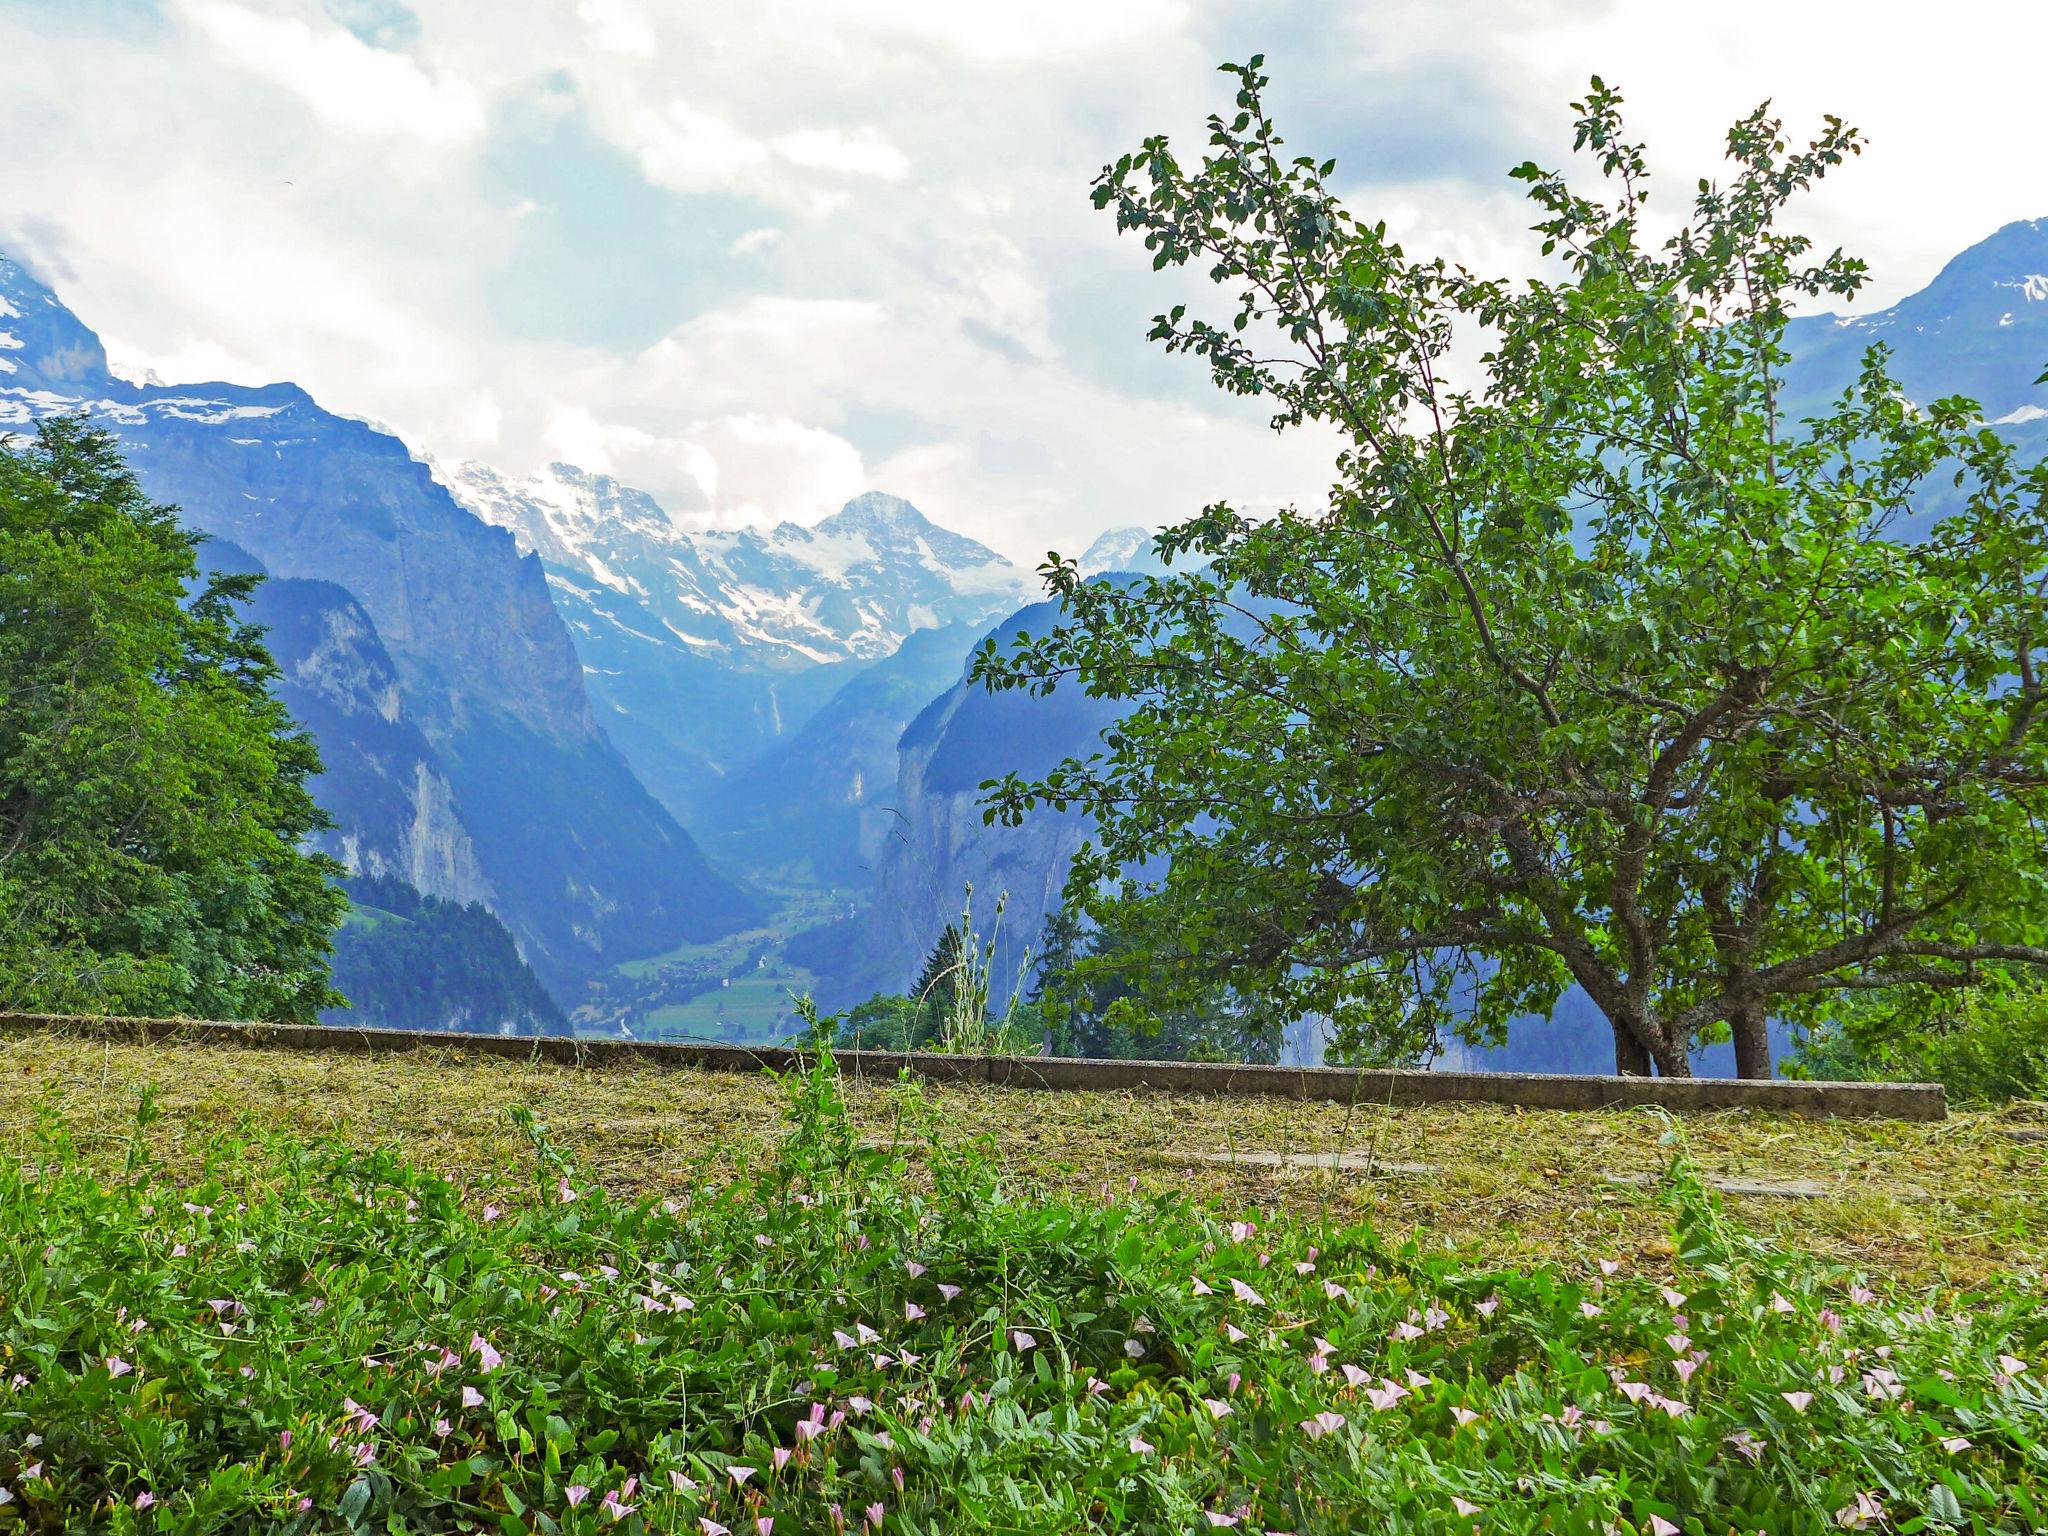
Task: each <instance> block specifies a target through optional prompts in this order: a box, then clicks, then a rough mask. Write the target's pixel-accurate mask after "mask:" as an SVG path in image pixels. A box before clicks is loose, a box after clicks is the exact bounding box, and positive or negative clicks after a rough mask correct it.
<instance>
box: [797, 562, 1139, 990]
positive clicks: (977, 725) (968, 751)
mask: <svg viewBox="0 0 2048 1536" xmlns="http://www.w3.org/2000/svg"><path fill="white" fill-rule="evenodd" d="M1058 618H1059V608H1058V606H1057V605H1056V604H1053V603H1034V604H1032V605H1030V606H1029V607H1026V608H1023V609H1021V610H1020V611H1018V612H1016V613H1014V614H1012V615H1011V616H1010V617H1009V618H1007V619H1005V620H1004V621H1003V622H1002V623H1001V624H1000V625H998V626H997V627H996V628H995V629H994V630H993V631H992V634H993V636H994V638H995V639H996V642H997V643H998V645H1006V644H1007V643H1008V642H1009V641H1010V640H1011V639H1012V638H1013V637H1015V636H1016V635H1018V634H1020V633H1034V634H1043V633H1044V632H1045V631H1046V630H1047V629H1048V628H1050V627H1051V626H1052V625H1053V624H1055V623H1057V622H1058ZM1121 712H1122V706H1121V705H1119V704H1117V703H1115V702H1112V701H1107V700H1100V699H1091V698H1089V697H1087V696H1086V695H1085V694H1083V693H1082V692H1081V691H1080V690H1079V689H1077V688H1063V689H1060V690H1059V691H1058V692H1055V693H1052V694H1050V695H1047V696H1045V697H1043V698H1038V697H1033V696H1031V695H1028V694H1023V693H999V694H992V693H989V692H988V691H986V690H985V689H983V688H982V687H981V686H980V685H979V684H975V683H970V682H969V681H968V680H967V678H966V677H965V675H964V672H956V675H955V677H954V680H953V682H952V684H951V686H949V687H948V688H947V689H946V691H945V692H943V693H941V694H940V695H939V696H938V697H937V698H935V699H933V700H932V701H931V703H930V704H928V705H927V706H926V707H925V708H924V710H923V711H922V712H920V713H919V714H918V716H917V717H916V719H914V720H913V721H911V723H910V725H909V726H908V728H907V729H905V731H904V732H903V735H902V738H901V740H900V742H899V744H898V757H897V775H896V783H895V787H894V794H893V795H892V796H891V797H890V800H889V803H888V805H887V809H886V816H887V820H886V822H885V823H884V826H883V836H882V838H881V843H880V849H879V853H878V857H877V859H876V863H875V890H874V894H873V896H872V898H871V900H870V902H869V904H868V907H867V909H866V911H865V912H864V914H863V915H861V916H860V917H858V918H855V919H854V920H852V922H851V923H850V924H848V925H846V926H845V927H843V928H842V929H841V930H840V931H839V932H838V933H836V934H833V933H825V934H819V935H817V936H815V937H813V938H812V939H811V940H810V942H809V944H808V945H800V946H799V947H798V948H797V949H795V950H793V951H792V957H793V958H796V959H798V960H799V961H800V963H805V964H808V965H811V966H812V967H813V968H815V969H820V970H822V971H823V973H824V976H825V980H824V981H823V983H822V984H821V986H820V996H821V999H822V1000H823V1001H824V1002H825V1003H827V1005H828V1006H839V1005H842V1004H843V1003H845V1002H849V1001H858V1000H859V999H860V998H862V997H865V996H867V995H868V994H869V993H870V992H872V991H876V990H881V991H901V990H902V989H903V988H904V987H905V986H907V985H908V984H909V983H910V982H911V980H912V979H913V978H914V977H915V976H916V974H917V970H918V967H919V966H920V965H921V964H922V963H923V961H924V958H925V956H926V955H927V954H928V953H929V952H930V950H931V947H932V944H933V943H934V942H935V941H936V940H937V939H938V937H939V935H940V934H941V933H943V932H944V931H945V928H946V925H947V924H948V923H951V922H954V921H956V920H957V919H958V918H959V916H960V912H961V908H962V905H963V903H964V902H965V900H966V894H967V888H968V887H969V886H970V885H971V886H972V887H973V892H974V896H973V911H974V925H975V928H976V931H977V932H978V934H979V935H980V936H981V938H982V939H983V941H984V942H986V941H987V940H989V939H991V938H993V939H995V940H996V955H995V958H994V961H993V970H994V982H995V990H996V995H997V998H998V1001H999V1002H1000V1001H1001V1000H1003V999H1006V998H1007V997H1008V995H1009V993H1010V991H1011V989H1012V988H1013V987H1014V985H1015V984H1016V982H1017V980H1018V973H1019V968H1020V967H1021V966H1022V965H1023V964H1024V961H1025V954H1026V951H1027V950H1029V951H1032V952H1036V950H1037V949H1038V946H1039V939H1040V934H1041V933H1042V931H1043V930H1044V927H1045V919H1046V917H1047V916H1048V915H1050V914H1051V913H1052V912H1054V911H1056V910H1057V909H1058V907H1059V904H1060V892H1061V887H1062V886H1063V885H1064V884H1065V882H1066V877H1067V866H1068V865H1069V864H1070V863H1072V862H1073V857H1074V854H1075V853H1076V851H1078V849H1079V848H1080V845H1081V843H1082V841H1083V840H1084V839H1085V838H1086V836H1087V833H1088V822H1087V820H1086V818H1085V817H1083V816H1081V815H1080V814H1079V813H1078V812H1073V811H1061V812H1055V811H1050V810H1045V811H1040V812H1037V813H1034V814H1033V815H1032V816H1030V817H1029V818H1027V819H1026V820H1025V822H1024V824H1023V825H1022V826H1021V827H1004V826H990V825H985V824H984V823H983V820H982V814H981V784H982V782H983V781H984V780H986V779H992V778H997V777H1000V776H1001V775H1003V774H1005V773H1009V772H1013V771H1014V772H1017V773H1020V774H1023V775H1025V776H1026V777H1030V776H1033V775H1037V774H1042V773H1044V772H1045V771H1046V770H1048V769H1050V768H1052V767H1054V766H1055V765H1056V764H1058V763H1059V762H1061V761H1062V760H1064V759H1065V758H1066V757H1068V756H1070V755H1085V754H1086V753H1088V752H1090V751H1092V750H1094V749H1095V748H1096V747H1097V745H1099V742H1100V739H1101V735H1102V731H1103V728H1104V727H1105V726H1107V725H1109V724H1110V723H1111V722H1112V721H1114V720H1115V719H1116V718H1117V717H1118V715H1119V714H1120V713H1121ZM999 899H1000V900H1001V901H1002V903H1003V913H1002V918H1001V924H1000V931H998V930H997V922H996V916H995V908H996V903H997V901H998V900H999Z"/></svg>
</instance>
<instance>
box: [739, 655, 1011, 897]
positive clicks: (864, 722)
mask: <svg viewBox="0 0 2048 1536" xmlns="http://www.w3.org/2000/svg"><path fill="white" fill-rule="evenodd" d="M978 634H979V631H978V629H977V628H976V627H975V626H972V625H968V624H949V625H947V626H945V627H944V628H942V629H920V630H913V631H912V632H911V633H910V634H909V635H907V636H905V637H904V640H903V643H902V644H901V645H900V646H898V647H897V648H896V651H895V653H894V654H893V655H890V656H886V657H884V658H883V659H882V660H880V661H877V662H874V663H872V664H870V665H868V666H865V667H861V668H859V669H858V670H856V671H855V672H854V674H853V676H852V677H851V678H850V679H848V680H847V681H846V682H845V684H844V685H843V686H842V687H840V689H839V690H838V691H837V692H836V693H834V694H833V695H832V697H831V698H829V699H827V700H826V701H825V703H824V705H823V706H822V707H820V708H819V709H818V710H817V711H816V712H815V713H814V714H812V715H811V717H810V718H809V719H808V720H806V721H805V722H804V723H803V724H802V725H800V726H799V727H797V729H796V730H795V731H793V732H792V733H790V734H789V735H788V736H786V737H785V738H783V740H782V741H781V742H780V744H778V745H777V746H775V747H773V748H771V749H770V750H769V751H768V752H766V753H765V754H763V755H762V756H761V757H759V758H757V759H755V760H754V761H753V762H752V763H750V764H748V765H747V766H746V768H745V769H744V770H743V771H741V772H738V773H733V774H729V775H727V776H726V777H725V778H724V779H722V780H721V781H719V783H718V784H717V785H716V786H714V787H713V788H712V789H711V791H710V792H709V794H708V796H707V798H706V801H705V810H704V814H703V815H702V817H701V818H700V819H699V821H698V827H699V830H700V835H701V836H702V837H703V838H704V840H705V845H706V848H707V849H708V850H709V851H710V852H711V853H712V854H713V856H714V857H717V858H720V859H723V860H725V861H726V862H728V863H732V864H735V865H739V864H744V865H745V866H746V867H747V868H749V869H754V870H760V871H763V872H764V873H767V874H772V875H774V876H776V877H778V878H780V879H785V880H787V879H798V880H805V881H808V882H810V883H814V884H825V885H831V886H863V885H866V884H868V883H869V882H870V880H871V879H872V877H873V872H874V870H875V868H876V866H877V861H878V858H879V856H880V852H881V849H882V846H883V843H884V840H885V839H886V838H887V837H888V836H889V834H890V831H891V829H892V827H893V825H894V816H893V809H892V808H893V804H894V801H895V799H896V787H897V777H896V772H897V739H898V738H899V737H900V736H901V735H902V734H903V729H904V727H905V726H906V725H907V724H908V723H909V722H910V721H911V720H912V719H913V718H914V717H915V716H916V715H917V714H918V713H919V711H920V710H921V709H922V708H923V707H924V706H925V705H926V704H927V703H928V702H929V701H930V700H931V699H932V698H933V696H934V695H936V694H938V693H941V692H943V691H944V690H945V689H946V688H947V687H948V686H949V685H951V684H952V683H954V682H955V681H957V680H958V678H959V676H960V672H961V668H962V666H963V665H964V664H965V662H966V660H967V652H968V649H969V647H970V646H972V644H973V643H974V641H975V639H976V638H977V637H978ZM835 670H844V669H843V668H842V669H835Z"/></svg>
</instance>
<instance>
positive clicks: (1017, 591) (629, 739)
mask: <svg viewBox="0 0 2048 1536" xmlns="http://www.w3.org/2000/svg"><path fill="white" fill-rule="evenodd" d="M434 472H435V474H436V475H437V476H439V477H440V479H441V480H442V482H443V483H445V484H446V485H447V486H448V488H449V489H450V491H451V492H452V493H453V494H454V495H455V497H456V498H457V500H459V501H460V502H461V503H462V504H463V505H464V506H466V507H468V508H469V509H470V510H471V511H473V512H475V513H476V515H477V516H478V517H480V518H482V519H484V520H485V521H487V522H490V523H493V524H496V525H497V526H499V527H502V528H506V529H509V530H511V532H512V533H513V535H514V536H515V537H516V538H517V539H518V541H519V547H520V549H521V550H522V551H528V552H531V553H532V554H534V555H537V556H538V557H539V559H540V560H541V562H542V564H543V565H544V567H545V569H546V571H547V578H548V581H549V584H550V585H551V587H552V588H553V591H554V596H555V602H556V604H557V606H558V607H559V608H560V609H561V611H562V614H563V616H564V617H565V619H566V620H567V622H568V626H569V630H570V633H571V634H572V636H573V637H574V641H575V646H576V650H577V653H578V654H579V656H580V657H581V660H582V664H583V666H584V668H585V670H586V676H587V683H588V687H589V690H590V693H591V695H592V696H593V698H594V699H595V700H596V703H597V706H598V709H599V712H600V717H601V719H602V720H603V722H604V725H605V727H606V729H607V730H608V731H609V732H610V733H611V735H612V736H613V738H614V739H615V740H617V742H618V743H619V746H620V748H621V750H622V751H624V752H625V754H626V756H627V758H628V759H629V760H630V761H631V762H632V764H633V766H634V768H635V769H636V771H637V772H638V773H639V774H640V776H641V777H642V778H643V779H644V780H645V782H646V783H647V784H648V786H649V787H650V788H651V789H653V790H654V791H655V793H656V794H658V795H659V796H660V797H661V798H662V800H663V801H664V803H665V804H667V805H668V806H669V807H670V809H672V810H674V811H675V812H676V813H677V814H679V815H683V816H685V817H687V818H689V819H690V820H691V821H692V822H695V823H698V824H702V825H710V824H711V822H712V818H711V817H710V816H708V815H705V814H704V813H705V812H706V808H707V806H708V805H709V804H710V803H711V802H712V800H713V799H714V798H715V797H716V793H717V790H718V786H719V785H720V783H721V782H722V781H723V780H725V779H726V778H727V776H728V775H733V774H734V773H735V771H736V770H738V769H739V768H741V766H742V765H746V764H750V763H752V762H753V761H754V760H756V759H759V758H761V757H763V755H764V754H768V753H770V752H772V751H774V750H775V749H776V748H777V747H778V746H780V745H781V744H782V743H784V742H785V741H787V740H788V739H789V738H791V737H792V736H793V735H794V734H795V733H796V732H797V731H798V730H799V729H800V728H801V727H802V726H803V724H804V722H805V721H806V720H807V719H808V718H809V717H810V716H811V714H812V712H813V711H815V710H817V709H818V708H820V707H821V706H822V705H823V704H824V703H825V701H826V700H827V699H829V698H831V697H832V696H833V695H834V694H836V693H837V692H838V691H839V690H840V689H842V688H843V687H845V686H846V684H847V683H848V681H849V680H850V678H852V677H853V675H854V674H856V673H857V672H859V671H860V670H861V668H862V667H863V665H865V664H867V663H872V662H875V661H879V660H881V659H882V658H884V657H889V656H892V655H894V654H895V653H896V651H897V649H898V648H899V647H900V646H901V645H902V644H903V642H904V640H905V638H906V637H908V636H909V635H911V634H913V633H915V632H918V631H921V630H926V629H939V628H944V627H945V626H947V625H950V624H969V625H974V624H985V623H987V622H988V621H989V620H990V619H993V618H995V617H997V616H999V615H1001V614H1003V613H1005V612H1007V611H1009V610H1010V609H1011V608H1014V607H1015V606H1016V605H1017V603H1018V601H1019V600H1020V596H1021V594H1022V592H1023V589H1024V583H1025V578H1024V577H1023V575H1022V573H1020V572H1019V571H1018V570H1017V569H1016V568H1015V567H1014V566H1012V565H1011V564H1010V563H1009V562H1008V561H1007V560H1004V559H1003V558H1002V557H1001V556H1000V555H998V554H996V553H995V552H994V551H993V550H990V549H988V548H986V547H985V546H983V545H981V544H977V543H976V542H974V540H972V539H967V538H963V537H961V536H960V535H959V534H955V533H950V532H948V531H947V530H945V529H943V528H940V527H938V526H937V525H936V524H934V523H932V522H931V521H930V520H928V519H927V518H925V517H924V515H923V514H922V513H920V512H919V511H918V510H917V509H916V508H915V507H913V506H911V505H910V504H909V503H908V502H906V501H902V500H899V499H898V498H896V497H893V496H883V495H879V494H869V495H866V496H860V497H857V498H855V499H854V500H853V501H850V502H848V503H847V505H846V506H845V508H844V509H843V510H841V511H839V512H837V513H835V514H834V515H833V516H831V517H828V518H826V519H825V520H824V521H822V522H820V523H818V524H817V525H816V526H815V527H810V528H804V527H799V526H797V525H796V524H793V523H783V524H781V525H779V526H777V527H775V528H773V529H770V530H768V531H766V532H759V531H754V530H744V531H739V532H720V531H704V530H696V531H693V530H691V529H689V528H688V527H686V526H684V525H682V524H681V523H679V522H678V521H677V520H675V519H672V518H671V517H670V516H669V514H668V512H667V511H666V510H665V509H664V508H663V507H662V506H661V505H660V504H659V503H658V502H656V501H655V500H654V499H653V498H652V497H651V496H648V495H647V494H646V493H645V492H642V491H638V490H635V489H633V488H632V487H631V486H626V485H621V484H620V483H619V482H617V481H616V480H613V479H611V478H610V477H608V476H604V475H595V474H589V473H587V472H585V471H583V470H580V469H578V468H576V467H575V466H574V465H570V464H554V465H550V466H549V467H548V468H546V469H544V470H542V471H540V472H539V473H537V474H535V475H532V476H530V477H529V478H527V479H525V480H514V479H511V478H510V477H508V476H505V475H503V474H500V473H499V472H498V471H496V470H493V469H490V468H489V467H487V466H484V465H478V464H437V465H436V466H435V468H434ZM911 713H915V709H914V707H913V708H912V709H911V710H908V711H906V712H905V714H904V716H903V718H904V719H908V717H909V715H910V714H911ZM896 724H897V726H898V727H899V728H900V724H901V722H900V721H898V722H896Z"/></svg>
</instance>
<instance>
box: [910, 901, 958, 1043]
mask: <svg viewBox="0 0 2048 1536" xmlns="http://www.w3.org/2000/svg"><path fill="white" fill-rule="evenodd" d="M971 953H972V950H971V947H970V941H969V939H968V937H967V929H966V926H965V923H964V921H963V922H959V923H948V924H947V925H946V931H945V932H944V933H942V934H940V935H939V937H938V942H937V943H935V944H933V945H932V948H931V953H930V954H928V955H926V956H925V957H924V969H923V970H922V971H920V972H918V976H917V983H916V985H914V986H913V987H911V989H910V997H911V1001H912V1002H913V1003H915V1004H916V1007H917V1013H918V1018H919V1023H918V1025H917V1027H916V1029H915V1031H914V1034H915V1036H916V1040H915V1043H916V1044H918V1045H923V1044H926V1043H928V1041H929V1040H931V1039H932V1038H935V1037H936V1036H937V1035H938V1034H939V1032H940V1029H941V1027H942V1021H944V1020H946V1019H950V1018H951V1017H953V1015H954V1014H956V1013H957V1012H959V1010H960V1006H961V989H962V988H963V987H964V986H965V985H966V984H967V979H968V977H967V971H968V961H969V956H970V954H971Z"/></svg>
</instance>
